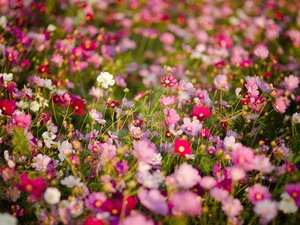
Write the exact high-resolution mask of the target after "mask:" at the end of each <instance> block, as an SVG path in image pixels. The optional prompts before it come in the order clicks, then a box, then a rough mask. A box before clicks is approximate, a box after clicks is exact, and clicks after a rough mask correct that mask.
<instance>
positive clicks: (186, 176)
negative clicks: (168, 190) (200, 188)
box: [174, 163, 200, 188]
mask: <svg viewBox="0 0 300 225" xmlns="http://www.w3.org/2000/svg"><path fill="white" fill-rule="evenodd" d="M174 176H175V179H176V181H177V183H178V185H179V186H181V187H183V188H191V187H193V186H194V185H196V184H197V183H198V182H199V181H200V175H199V172H198V170H196V169H194V168H193V167H192V166H191V165H189V164H187V163H184V164H181V165H180V166H179V168H178V169H177V171H176V172H175V174H174Z"/></svg>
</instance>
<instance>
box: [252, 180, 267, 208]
mask: <svg viewBox="0 0 300 225" xmlns="http://www.w3.org/2000/svg"><path fill="white" fill-rule="evenodd" d="M247 197H248V199H249V200H250V201H251V202H252V204H254V205H255V204H257V202H259V201H262V200H264V199H271V194H270V192H269V189H268V188H267V187H265V186H262V185H261V184H255V185H254V186H252V187H249V191H248V195H247Z"/></svg>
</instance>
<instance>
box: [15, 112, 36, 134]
mask: <svg viewBox="0 0 300 225" xmlns="http://www.w3.org/2000/svg"><path fill="white" fill-rule="evenodd" d="M12 124H13V126H16V127H18V128H22V129H24V130H28V128H29V127H30V125H31V115H30V114H25V113H19V114H14V116H13V120H12Z"/></svg>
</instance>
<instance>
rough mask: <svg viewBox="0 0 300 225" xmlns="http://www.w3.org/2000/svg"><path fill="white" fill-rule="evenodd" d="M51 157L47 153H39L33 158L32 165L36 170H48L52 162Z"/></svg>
mask: <svg viewBox="0 0 300 225" xmlns="http://www.w3.org/2000/svg"><path fill="white" fill-rule="evenodd" d="M50 161H51V158H50V157H49V156H47V155H42V154H38V155H37V156H36V157H34V158H33V163H31V166H32V167H33V168H35V170H36V171H41V172H44V171H46V170H47V166H48V164H49V163H50Z"/></svg>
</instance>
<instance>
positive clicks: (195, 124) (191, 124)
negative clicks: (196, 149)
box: [181, 118, 202, 136]
mask: <svg viewBox="0 0 300 225" xmlns="http://www.w3.org/2000/svg"><path fill="white" fill-rule="evenodd" d="M183 123H184V124H183V125H181V130H182V131H184V132H185V133H186V134H187V135H189V136H197V135H198V132H199V130H201V129H202V124H201V123H200V121H199V120H193V121H191V119H190V118H184V119H183Z"/></svg>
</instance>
